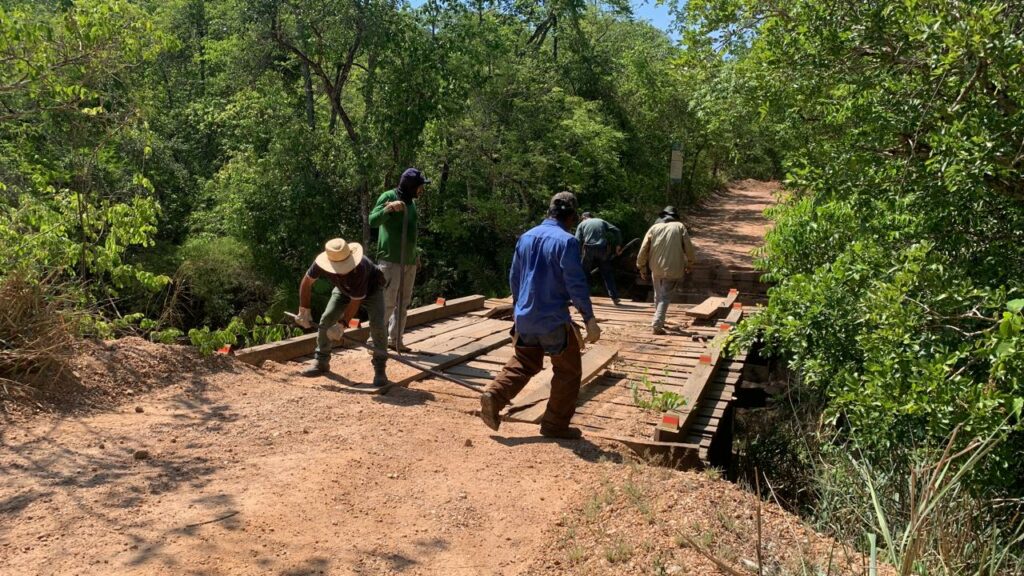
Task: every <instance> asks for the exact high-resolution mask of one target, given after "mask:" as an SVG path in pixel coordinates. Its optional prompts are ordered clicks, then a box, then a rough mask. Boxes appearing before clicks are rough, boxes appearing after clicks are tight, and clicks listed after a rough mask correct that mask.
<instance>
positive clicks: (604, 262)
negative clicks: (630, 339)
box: [576, 212, 622, 306]
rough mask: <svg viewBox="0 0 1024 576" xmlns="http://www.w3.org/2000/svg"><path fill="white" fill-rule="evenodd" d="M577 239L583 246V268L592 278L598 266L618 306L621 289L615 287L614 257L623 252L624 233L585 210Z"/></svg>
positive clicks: (613, 301) (606, 287)
mask: <svg viewBox="0 0 1024 576" xmlns="http://www.w3.org/2000/svg"><path fill="white" fill-rule="evenodd" d="M576 239H577V240H579V243H580V246H581V247H582V248H583V270H584V271H585V272H586V273H587V278H588V279H589V278H590V272H591V270H593V269H594V267H595V266H596V267H597V269H598V270H599V271H600V272H601V279H602V280H603V281H604V287H605V290H607V291H608V297H609V298H611V299H612V303H613V304H615V305H616V306H618V305H619V291H618V290H617V289H616V287H615V272H614V270H612V257H614V256H615V255H616V254H618V253H620V252H622V233H621V232H619V229H618V228H616V227H615V226H613V225H612V224H610V223H608V222H607V221H605V220H602V219H600V218H596V217H595V216H593V215H592V214H591V213H590V212H584V213H583V215H582V216H581V217H580V223H579V225H578V226H576Z"/></svg>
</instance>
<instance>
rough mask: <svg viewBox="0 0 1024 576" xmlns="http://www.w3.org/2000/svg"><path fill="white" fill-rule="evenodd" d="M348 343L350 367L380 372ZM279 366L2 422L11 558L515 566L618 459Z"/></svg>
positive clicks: (3, 545)
mask: <svg viewBox="0 0 1024 576" xmlns="http://www.w3.org/2000/svg"><path fill="white" fill-rule="evenodd" d="M123 345H125V346H131V347H134V348H136V349H137V350H138V351H139V352H140V353H145V349H146V348H148V347H152V346H155V345H152V344H148V343H145V342H142V341H131V342H128V343H125V344H123ZM351 356H352V361H353V362H352V364H353V366H350V367H345V368H343V369H342V372H341V373H342V374H344V376H345V378H346V379H351V380H352V381H355V382H357V383H358V382H361V381H366V382H369V380H370V373H369V371H368V369H369V366H368V362H366V357H365V354H362V355H361V354H360V353H358V352H352V353H351ZM335 363H336V364H339V362H338V360H335ZM276 368H277V369H276V370H273V369H272V370H257V369H253V368H250V367H248V366H245V365H241V364H240V363H228V364H225V363H219V365H217V366H210V365H209V364H206V365H205V368H204V369H202V370H201V371H200V372H196V373H192V374H188V373H184V374H181V375H180V378H179V379H177V381H176V382H175V383H173V384H171V385H169V386H168V387H166V388H164V389H161V390H157V391H154V392H152V393H149V394H144V395H140V397H139V398H137V399H136V400H135V401H133V402H131V403H128V404H125V405H123V406H121V407H120V408H118V409H116V410H114V411H110V412H104V413H100V414H94V415H89V416H85V417H64V418H62V417H51V416H43V417H37V418H33V419H31V420H30V421H28V422H25V423H21V424H19V425H17V426H12V425H8V426H4V427H3V428H2V453H0V470H2V472H3V480H2V481H0V519H2V522H0V524H2V527H0V551H2V554H0V556H2V557H3V559H2V560H0V573H4V574H76V573H81V574H109V573H114V572H116V573H145V574H152V573H167V574H172V573H173V574H180V573H189V574H191V573H195V574H239V573H245V574H256V573H276V574H291V573H295V574H298V573H302V574H306V573H317V572H318V571H319V572H323V573H330V574H389V573H398V572H401V573H404V574H442V573H443V574H481V573H488V574H489V573H509V574H514V573H517V571H516V570H515V568H514V567H515V566H516V565H520V564H522V563H523V562H524V561H525V560H526V559H527V558H531V557H533V556H534V555H535V554H536V551H537V549H538V548H542V547H544V546H545V545H546V543H545V542H544V540H543V539H542V538H541V537H540V535H541V532H542V530H543V529H544V528H545V527H547V526H549V525H550V524H551V523H552V522H553V521H554V520H556V519H557V518H558V516H559V514H561V511H562V510H564V509H566V508H567V507H569V505H570V504H571V502H572V501H573V499H574V498H575V497H576V495H577V494H578V492H579V491H580V490H581V489H582V488H585V487H586V486H588V485H589V484H591V483H593V482H594V478H595V477H596V476H595V475H596V473H597V468H599V467H600V466H599V465H598V464H597V462H598V460H600V459H601V458H602V457H606V458H609V459H611V460H620V457H619V456H618V455H617V454H616V453H610V452H605V450H604V449H603V448H601V447H599V446H596V445H594V444H591V443H589V442H586V441H583V442H573V443H565V444H558V443H553V442H547V441H541V438H540V437H539V436H537V435H536V430H535V427H533V426H526V425H515V424H507V425H506V427H505V428H503V429H502V434H500V435H495V434H493V433H491V431H490V430H489V429H487V428H486V427H484V426H483V425H482V424H481V423H480V422H479V421H478V420H477V419H476V418H475V417H472V416H470V415H468V414H466V411H468V410H470V409H471V406H472V403H471V402H468V401H466V400H465V399H460V398H457V397H444V398H442V399H441V400H438V399H437V398H436V397H435V395H434V394H432V393H430V392H426V391H422V390H395V391H393V392H391V393H390V394H388V395H387V396H373V395H368V394H358V393H344V392H339V391H336V390H337V389H336V388H335V389H333V390H332V382H331V381H330V380H327V379H317V380H314V381H309V380H304V379H300V378H296V377H295V375H294V370H295V369H294V368H289V367H280V366H279V367H276ZM136 407H138V408H140V409H141V410H142V411H141V412H137V411H136V410H137V409H136ZM139 450H145V451H147V452H148V454H149V457H148V458H146V459H142V460H139V459H136V457H135V456H134V454H135V453H136V452H137V451H139ZM140 456H141V455H140Z"/></svg>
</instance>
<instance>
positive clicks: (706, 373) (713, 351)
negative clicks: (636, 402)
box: [654, 324, 732, 441]
mask: <svg viewBox="0 0 1024 576" xmlns="http://www.w3.org/2000/svg"><path fill="white" fill-rule="evenodd" d="M731 328H732V327H731V326H730V325H728V324H722V325H721V330H720V333H719V335H718V336H717V337H715V339H714V340H713V341H712V342H711V344H710V345H709V346H708V353H707V354H706V355H704V356H702V357H701V359H700V361H699V362H698V364H697V367H696V368H694V370H693V372H692V373H691V374H690V377H689V379H687V381H686V384H685V385H684V386H683V391H682V393H681V394H680V396H682V397H683V400H684V404H683V405H682V406H680V407H679V408H676V409H674V410H669V411H667V412H665V413H664V414H662V417H661V422H660V423H659V424H658V426H657V427H656V428H655V429H654V439H655V440H658V441H664V440H669V439H672V438H674V437H675V436H678V435H679V434H682V433H684V432H685V431H686V430H687V429H688V428H689V426H690V424H692V423H693V420H694V419H695V418H696V416H697V414H698V413H699V410H698V406H699V405H700V401H701V398H702V397H703V396H704V393H705V392H706V391H707V389H708V388H709V386H708V385H709V384H710V383H711V382H712V380H713V379H714V376H715V372H716V371H717V370H718V367H719V365H720V364H721V362H720V360H721V358H722V347H723V346H724V345H725V340H726V338H728V335H729V330H730V329H731Z"/></svg>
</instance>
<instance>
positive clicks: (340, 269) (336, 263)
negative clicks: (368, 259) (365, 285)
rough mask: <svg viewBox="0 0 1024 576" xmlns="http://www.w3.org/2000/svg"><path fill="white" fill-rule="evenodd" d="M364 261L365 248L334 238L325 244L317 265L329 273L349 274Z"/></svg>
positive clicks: (317, 258)
mask: <svg viewBox="0 0 1024 576" xmlns="http://www.w3.org/2000/svg"><path fill="white" fill-rule="evenodd" d="M362 259H363V247H362V246H361V245H359V244H356V243H355V242H345V241H344V240H342V239H341V238H333V239H331V240H328V241H327V244H324V251H323V252H321V253H320V255H319V256H317V257H316V265H317V266H319V267H321V268H323V269H324V270H326V271H327V272H333V273H335V274H348V273H349V272H351V271H352V269H353V268H355V267H356V265H357V264H359V262H361V261H362Z"/></svg>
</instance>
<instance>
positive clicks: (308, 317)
mask: <svg viewBox="0 0 1024 576" xmlns="http://www.w3.org/2000/svg"><path fill="white" fill-rule="evenodd" d="M295 323H296V324H298V325H299V326H301V327H303V328H305V329H306V330H309V329H310V328H312V327H313V312H312V311H310V309H309V308H303V307H301V306H300V307H299V313H298V314H296V315H295Z"/></svg>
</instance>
